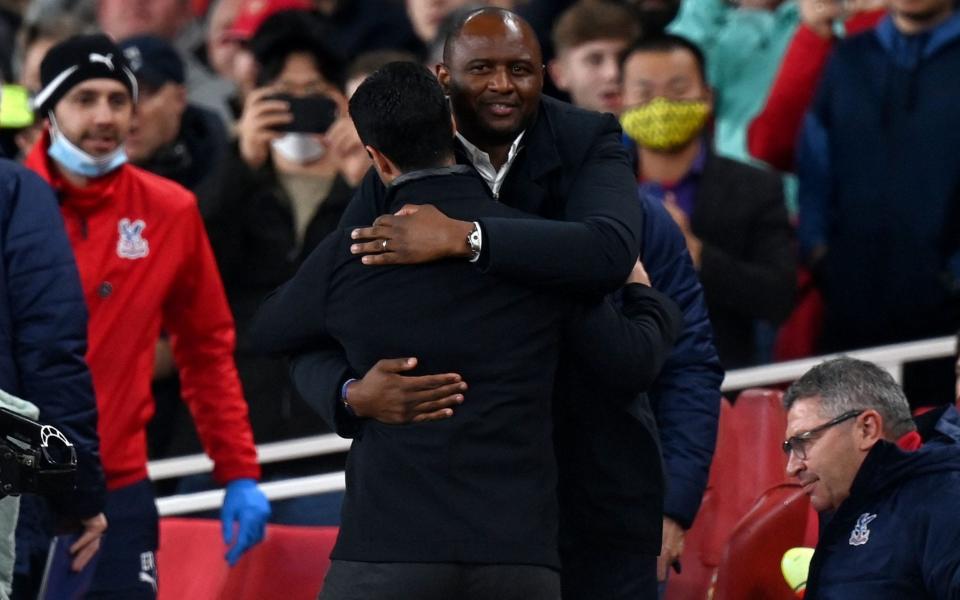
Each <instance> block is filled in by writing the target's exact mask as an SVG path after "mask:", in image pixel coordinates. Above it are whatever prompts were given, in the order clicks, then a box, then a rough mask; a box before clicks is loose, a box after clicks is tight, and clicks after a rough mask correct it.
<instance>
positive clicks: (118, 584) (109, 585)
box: [12, 480, 159, 600]
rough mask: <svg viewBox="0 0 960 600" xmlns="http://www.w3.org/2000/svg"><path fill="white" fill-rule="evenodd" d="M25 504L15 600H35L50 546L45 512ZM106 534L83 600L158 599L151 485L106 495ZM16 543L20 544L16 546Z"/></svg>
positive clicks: (39, 504)
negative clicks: (91, 580)
mask: <svg viewBox="0 0 960 600" xmlns="http://www.w3.org/2000/svg"><path fill="white" fill-rule="evenodd" d="M26 498H29V499H30V501H28V502H25V504H28V506H26V507H25V508H26V510H25V511H24V510H21V515H23V516H24V517H25V518H24V519H23V522H22V524H23V525H24V526H25V528H29V531H20V530H19V529H18V533H20V534H21V537H20V538H19V539H18V540H17V572H16V574H15V577H14V584H13V595H12V597H13V598H14V599H15V600H30V599H33V598H36V597H37V592H38V591H39V587H40V580H41V575H42V574H43V570H44V566H45V564H46V549H47V548H49V546H50V532H49V528H50V525H51V524H50V523H49V522H48V521H49V517H48V515H47V514H46V510H47V509H46V507H45V506H44V504H43V503H42V502H38V498H35V497H30V496H28V497H26ZM103 512H104V514H105V515H106V517H107V531H106V532H105V533H104V535H103V537H102V538H101V540H100V551H99V556H98V557H97V563H96V567H95V569H96V571H95V572H94V576H93V583H92V584H91V585H90V589H89V591H88V592H87V594H86V595H85V598H86V599H87V600H93V599H96V600H153V599H154V598H156V597H157V568H156V550H157V542H158V538H159V535H158V517H157V507H156V504H155V502H154V494H153V486H152V484H151V483H150V481H149V480H143V481H140V482H138V483H134V484H132V485H129V486H126V487H122V488H120V489H117V490H113V491H111V492H108V493H107V505H106V507H105V508H104V511H103ZM21 541H22V542H23V543H21Z"/></svg>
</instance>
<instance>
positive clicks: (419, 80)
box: [350, 62, 454, 172]
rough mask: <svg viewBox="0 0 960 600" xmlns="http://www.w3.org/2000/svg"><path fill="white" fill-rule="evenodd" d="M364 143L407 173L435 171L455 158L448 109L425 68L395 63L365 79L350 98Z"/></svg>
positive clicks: (358, 130)
mask: <svg viewBox="0 0 960 600" xmlns="http://www.w3.org/2000/svg"><path fill="white" fill-rule="evenodd" d="M350 118H352V119H353V124H354V125H355V126H356V128H357V133H358V134H359V135H360V141H362V142H363V144H364V145H365V146H373V147H374V148H376V149H377V150H378V151H379V152H381V153H383V155H384V156H386V157H387V158H389V159H390V160H391V161H393V162H394V164H396V165H397V168H399V169H400V170H401V171H403V172H408V171H415V170H418V169H428V168H431V167H437V166H440V165H441V164H443V162H444V161H445V160H447V159H449V158H450V157H452V156H453V147H454V146H453V127H452V125H451V121H450V105H449V103H448V102H447V99H446V97H445V96H444V95H443V90H442V89H440V83H439V82H438V81H437V78H436V77H434V76H433V74H432V73H430V71H428V70H427V68H426V67H424V66H423V65H419V64H416V63H410V62H392V63H390V64H387V65H385V66H383V67H381V68H379V69H377V70H376V71H374V72H373V73H372V74H371V75H370V76H369V77H367V78H366V79H365V80H364V82H363V83H362V84H360V87H358V88H357V91H356V92H354V94H353V97H352V98H350Z"/></svg>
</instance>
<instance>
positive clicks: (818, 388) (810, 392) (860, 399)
mask: <svg viewBox="0 0 960 600" xmlns="http://www.w3.org/2000/svg"><path fill="white" fill-rule="evenodd" d="M815 396H819V397H820V413H821V416H823V417H825V418H833V417H838V416H840V415H842V414H843V413H845V412H848V411H854V410H866V409H872V410H875V411H877V412H878V413H880V416H882V417H883V422H884V429H885V432H884V433H886V434H888V435H889V436H891V437H893V438H894V439H896V438H898V437H900V436H902V435H904V434H906V433H909V432H911V431H913V430H914V429H916V425H914V423H913V419H912V418H911V416H910V405H909V404H908V403H907V397H906V396H905V395H904V394H903V389H901V387H900V386H899V385H898V384H897V382H896V381H894V379H893V377H892V376H891V375H890V373H888V372H886V371H884V370H883V369H881V368H880V367H878V366H877V365H875V364H873V363H871V362H866V361H863V360H857V359H854V358H849V357H846V356H844V357H841V358H835V359H833V360H828V361H826V362H823V363H820V364H819V365H817V366H815V367H814V368H812V369H810V370H809V371H807V372H806V373H804V374H803V376H802V377H800V379H798V380H796V381H795V382H794V383H793V385H791V386H790V387H789V388H788V389H787V392H786V394H784V395H783V407H784V408H785V409H786V410H788V411H789V410H790V407H792V406H793V405H794V404H795V403H796V402H797V401H798V400H803V399H806V398H813V397H815Z"/></svg>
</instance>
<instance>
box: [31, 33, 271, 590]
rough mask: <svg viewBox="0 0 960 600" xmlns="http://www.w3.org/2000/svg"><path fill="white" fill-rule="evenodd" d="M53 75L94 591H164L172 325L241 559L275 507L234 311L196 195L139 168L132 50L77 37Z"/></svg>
mask: <svg viewBox="0 0 960 600" xmlns="http://www.w3.org/2000/svg"><path fill="white" fill-rule="evenodd" d="M40 75H41V81H42V84H43V89H42V90H41V91H40V93H39V94H37V96H36V99H35V105H36V107H37V110H38V112H39V114H41V115H44V116H45V117H46V118H47V125H46V131H45V132H44V134H43V136H42V138H41V140H40V142H38V143H37V144H36V145H35V146H34V148H33V150H32V151H31V153H30V154H29V156H28V157H27V161H26V165H27V166H28V167H29V168H31V169H33V170H34V171H36V172H37V173H38V174H40V176H41V177H43V178H44V179H45V180H46V181H47V182H48V183H49V184H50V185H51V186H52V187H53V188H54V189H55V190H56V191H57V193H58V194H59V197H60V203H61V213H62V215H63V219H64V225H65V227H66V231H67V236H68V238H69V240H70V244H71V246H72V248H73V251H74V255H75V258H76V260H77V266H78V268H79V271H80V278H81V283H82V285H83V291H84V296H85V300H86V303H87V307H88V310H89V313H90V322H89V350H88V352H87V361H88V363H89V365H90V371H91V373H92V375H93V383H94V391H95V394H96V398H97V410H98V412H99V426H98V430H99V433H100V438H101V454H102V461H103V467H104V472H105V475H106V479H107V489H108V497H107V507H106V510H105V513H106V516H107V521H108V526H109V533H108V535H107V536H106V538H105V542H104V544H103V547H102V550H101V555H100V557H99V561H98V564H97V566H96V569H97V570H96V572H95V574H94V578H93V584H92V587H91V592H94V593H96V594H110V597H122V598H154V597H155V596H156V567H155V557H154V552H155V551H156V549H157V537H158V535H157V521H158V520H157V512H156V508H155V504H154V497H153V491H152V488H151V485H150V482H149V480H148V479H147V447H146V431H145V427H146V424H147V422H148V421H149V419H150V417H151V416H152V415H153V412H154V403H153V398H152V397H151V394H150V380H151V374H152V367H153V361H154V347H155V344H156V341H157V339H158V337H159V335H160V331H161V328H162V329H163V330H164V331H166V332H168V333H169V336H170V340H171V344H172V347H173V354H174V359H175V361H176V364H177V366H178V367H179V370H180V378H181V386H182V396H183V399H184V401H185V402H186V403H187V405H188V406H189V408H190V412H191V414H192V415H193V418H194V422H195V424H196V427H197V431H198V433H199V435H200V439H201V441H202V442H203V445H204V449H205V450H206V452H207V454H208V455H209V456H210V457H211V458H212V459H213V461H214V476H215V477H216V479H217V480H218V481H219V482H221V483H224V484H226V497H225V500H224V504H223V510H222V513H221V519H222V521H223V533H224V541H225V542H226V543H227V544H228V545H232V546H231V548H230V549H229V551H228V552H227V560H228V561H229V562H230V564H234V563H235V562H236V560H237V559H238V558H239V556H240V554H242V553H243V552H244V551H246V550H247V549H248V548H250V547H251V546H253V545H254V544H256V543H257V542H258V541H259V540H260V539H261V538H262V536H263V533H264V526H265V522H266V519H267V517H268V516H269V512H270V509H269V503H268V502H267V500H266V497H265V496H264V495H263V493H262V492H261V491H260V490H259V489H258V488H257V486H256V479H257V478H258V477H259V476H260V467H259V465H258V463H257V456H256V449H255V447H254V444H253V434H252V433H251V429H250V424H249V421H248V417H247V406H246V403H245V402H244V398H243V394H242V391H241V387H240V383H239V380H238V378H237V371H236V367H235V365H234V360H233V349H234V337H235V334H234V325H233V320H232V317H231V315H230V309H229V307H228V305H227V302H226V298H225V296H224V292H223V286H222V284H221V282H220V276H219V273H218V271H217V267H216V263H215V261H214V258H213V254H212V252H211V250H210V245H209V242H208V241H207V236H206V233H205V231H204V228H203V223H202V221H201V218H200V213H199V210H198V209H197V206H196V200H195V198H194V196H193V194H191V193H190V192H188V191H187V190H186V189H184V188H182V187H180V186H179V185H178V184H176V183H174V182H172V181H170V180H167V179H164V178H162V177H158V176H156V175H152V174H150V173H148V172H146V171H143V170H140V169H138V168H136V167H134V166H131V165H129V164H127V163H126V153H125V151H124V147H123V142H124V139H125V138H126V136H127V134H128V132H129V129H130V122H131V117H132V115H133V111H134V105H135V102H136V98H137V84H136V79H135V78H134V76H133V73H132V72H131V71H130V69H129V67H128V66H127V64H126V61H125V58H124V55H123V53H122V52H121V51H120V49H119V48H118V47H117V46H116V45H115V44H114V43H113V42H112V41H110V39H109V38H107V37H106V36H104V35H89V36H75V37H72V38H69V39H67V40H66V41H64V42H62V43H60V44H58V45H56V46H54V47H53V48H52V49H51V50H50V52H49V53H48V54H47V56H46V57H45V58H44V60H43V62H42V64H41V66H40ZM235 526H236V528H237V529H238V531H237V532H236V535H234V533H235V531H234V529H235ZM98 597H100V596H98Z"/></svg>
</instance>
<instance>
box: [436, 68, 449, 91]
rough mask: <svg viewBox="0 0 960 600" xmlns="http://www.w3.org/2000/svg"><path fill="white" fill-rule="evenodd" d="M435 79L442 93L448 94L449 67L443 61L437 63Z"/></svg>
mask: <svg viewBox="0 0 960 600" xmlns="http://www.w3.org/2000/svg"><path fill="white" fill-rule="evenodd" d="M437 81H439V82H440V88H441V89H442V90H443V93H444V94H447V95H448V96H449V95H450V69H448V68H447V65H445V64H443V63H438V64H437Z"/></svg>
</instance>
